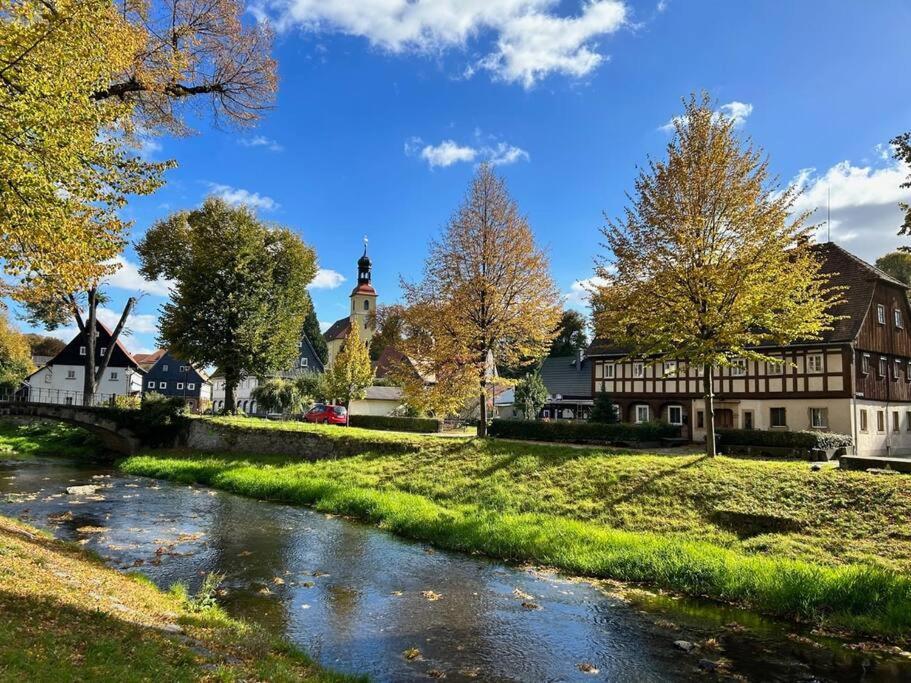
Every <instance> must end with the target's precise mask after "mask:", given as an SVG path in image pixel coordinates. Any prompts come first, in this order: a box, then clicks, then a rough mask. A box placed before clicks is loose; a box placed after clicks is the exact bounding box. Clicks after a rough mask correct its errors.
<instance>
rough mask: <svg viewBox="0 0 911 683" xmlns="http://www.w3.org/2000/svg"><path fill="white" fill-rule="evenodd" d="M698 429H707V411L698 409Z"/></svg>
mask: <svg viewBox="0 0 911 683" xmlns="http://www.w3.org/2000/svg"><path fill="white" fill-rule="evenodd" d="M696 429H705V413H704V412H703V411H701V410H697V411H696Z"/></svg>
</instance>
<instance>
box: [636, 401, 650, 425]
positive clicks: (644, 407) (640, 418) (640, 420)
mask: <svg viewBox="0 0 911 683" xmlns="http://www.w3.org/2000/svg"><path fill="white" fill-rule="evenodd" d="M640 411H643V412H641V413H640ZM649 412H650V411H649V408H648V405H646V404H643V403H639V404H637V405H636V424H642V423H643V422H648V419H649ZM643 415H644V416H645V419H643Z"/></svg>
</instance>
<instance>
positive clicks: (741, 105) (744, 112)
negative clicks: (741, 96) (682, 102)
mask: <svg viewBox="0 0 911 683" xmlns="http://www.w3.org/2000/svg"><path fill="white" fill-rule="evenodd" d="M752 113H753V105H752V104H747V103H746V102H737V101H736V100H735V101H733V102H728V103H727V104H722V105H721V106H720V107H718V111H716V112H715V115H716V116H724V117H725V118H728V119H731V121H733V122H734V128H740V127H742V126H743V124H744V123H746V120H747V119H748V118H749V116H750V114H752ZM681 120H682V117H680V116H675V117H673V118H672V119H671V120H670V121H668V122H667V123H665V124H663V125H661V126H658V130H660V131H662V132H664V133H673V132H674V124H675V123H677V122H678V121H681Z"/></svg>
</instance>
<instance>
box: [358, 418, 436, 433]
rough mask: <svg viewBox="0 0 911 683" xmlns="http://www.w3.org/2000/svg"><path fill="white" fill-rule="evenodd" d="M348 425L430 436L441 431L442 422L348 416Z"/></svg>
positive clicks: (419, 419) (433, 419) (429, 419)
mask: <svg viewBox="0 0 911 683" xmlns="http://www.w3.org/2000/svg"><path fill="white" fill-rule="evenodd" d="M348 424H350V425H351V426H352V427H363V428H364V429H383V430H387V431H392V432H417V433H421V434H430V433H432V432H442V431H443V420H439V419H436V418H432V417H391V416H386V415H350V416H349V417H348Z"/></svg>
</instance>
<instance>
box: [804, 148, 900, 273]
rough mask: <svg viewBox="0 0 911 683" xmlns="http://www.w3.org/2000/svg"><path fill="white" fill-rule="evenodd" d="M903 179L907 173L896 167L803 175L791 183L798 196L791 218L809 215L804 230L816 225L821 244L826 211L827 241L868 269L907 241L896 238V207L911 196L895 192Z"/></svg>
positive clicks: (839, 168)
mask: <svg viewBox="0 0 911 683" xmlns="http://www.w3.org/2000/svg"><path fill="white" fill-rule="evenodd" d="M908 173H909V168H908V167H907V166H905V165H904V164H901V163H899V162H897V161H896V162H891V163H888V164H886V165H884V166H881V167H873V166H855V165H853V164H852V163H851V162H850V161H842V162H841V163H838V164H836V165H835V166H833V167H832V168H830V169H828V170H827V171H825V172H824V173H817V171H816V169H813V168H810V169H803V170H801V171H800V172H799V173H798V174H797V175H796V176H795V177H794V178H793V179H792V181H791V185H793V186H796V187H799V188H801V189H802V190H803V193H802V194H801V195H800V197H798V199H797V201H796V202H795V205H794V211H795V214H797V213H803V212H806V211H809V212H811V215H810V218H809V224H811V225H813V224H818V225H819V230H818V232H817V235H816V237H817V239H818V240H819V241H825V240H826V239H827V238H828V234H827V232H828V231H827V229H826V225H825V221H826V207H827V205H828V206H829V207H830V208H831V219H832V225H831V227H832V241H833V242H836V243H838V244H841V245H842V246H843V247H845V248H846V249H848V250H849V251H851V252H852V253H854V254H856V255H857V256H860V257H861V258H862V259H864V260H865V261H869V262H871V263H872V262H873V261H875V260H876V259H877V258H879V257H880V256H882V255H883V254H885V253H887V252H889V251H892V250H894V249H895V248H896V247H898V246H900V245H905V246H907V245H908V238H906V237H901V236H899V235H898V234H897V233H898V229H899V227H900V226H901V224H902V220H903V216H902V212H901V209H900V208H899V206H898V204H899V202H901V201H905V202H907V201H908V200H909V199H911V192H909V191H908V190H907V189H902V188H901V187H900V184H901V183H902V182H904V180H905V178H906V177H907V175H908Z"/></svg>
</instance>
